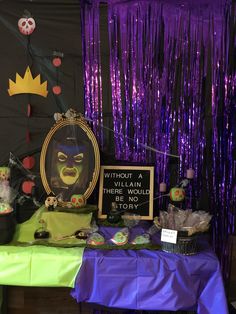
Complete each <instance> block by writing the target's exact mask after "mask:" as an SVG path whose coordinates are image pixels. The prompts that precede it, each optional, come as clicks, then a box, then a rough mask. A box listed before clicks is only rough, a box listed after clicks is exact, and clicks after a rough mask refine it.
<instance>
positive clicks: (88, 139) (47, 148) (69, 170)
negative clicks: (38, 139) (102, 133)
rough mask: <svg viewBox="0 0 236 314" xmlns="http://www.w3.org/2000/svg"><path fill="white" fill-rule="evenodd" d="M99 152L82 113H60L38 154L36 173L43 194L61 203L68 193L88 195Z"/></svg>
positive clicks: (96, 171)
mask: <svg viewBox="0 0 236 314" xmlns="http://www.w3.org/2000/svg"><path fill="white" fill-rule="evenodd" d="M99 170H100V153H99V147H98V143H97V140H96V137H95V135H94V133H93V132H92V130H91V128H90V127H89V125H88V124H87V122H86V120H85V119H84V118H83V116H82V115H80V114H79V115H76V116H75V117H70V118H65V117H62V118H61V119H60V120H59V121H57V123H56V124H54V126H53V127H52V129H51V130H50V131H49V133H48V134H47V136H46V138H45V140H44V143H43V146H42V151H41V155H40V175H41V179H42V183H43V186H44V188H45V190H46V192H47V194H50V193H53V194H54V195H56V196H58V197H60V199H61V200H62V202H63V203H69V202H70V201H71V197H72V195H75V194H76V195H78V194H82V195H83V196H84V198H85V199H88V198H89V196H90V195H91V194H92V192H93V190H94V188H95V185H96V183H97V180H98V176H99Z"/></svg>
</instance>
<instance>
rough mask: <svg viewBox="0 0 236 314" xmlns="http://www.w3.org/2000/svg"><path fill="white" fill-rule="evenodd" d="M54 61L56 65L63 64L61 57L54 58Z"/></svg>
mask: <svg viewBox="0 0 236 314" xmlns="http://www.w3.org/2000/svg"><path fill="white" fill-rule="evenodd" d="M52 63H53V65H54V67H59V66H60V65H61V58H59V57H56V58H53V60H52Z"/></svg>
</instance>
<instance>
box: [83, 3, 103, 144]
mask: <svg viewBox="0 0 236 314" xmlns="http://www.w3.org/2000/svg"><path fill="white" fill-rule="evenodd" d="M81 3H82V8H81V24H82V47H83V48H82V49H83V67H84V103H85V104H84V105H85V116H86V117H87V118H88V119H89V120H92V127H93V132H94V133H95V135H96V137H97V139H98V141H99V143H100V145H101V147H102V146H103V129H102V125H103V114H102V112H103V111H102V78H101V55H100V29H99V27H100V24H99V1H93V4H92V5H91V4H89V3H88V2H87V1H84V2H83V1H81Z"/></svg>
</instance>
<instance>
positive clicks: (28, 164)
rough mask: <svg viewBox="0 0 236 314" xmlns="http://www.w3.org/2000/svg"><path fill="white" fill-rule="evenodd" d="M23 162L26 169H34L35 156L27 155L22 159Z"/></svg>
mask: <svg viewBox="0 0 236 314" xmlns="http://www.w3.org/2000/svg"><path fill="white" fill-rule="evenodd" d="M22 164H23V166H24V168H25V169H32V168H33V167H34V165H35V159H34V157H33V156H27V157H25V158H24V159H23V160H22Z"/></svg>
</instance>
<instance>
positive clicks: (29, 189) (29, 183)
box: [21, 181, 35, 194]
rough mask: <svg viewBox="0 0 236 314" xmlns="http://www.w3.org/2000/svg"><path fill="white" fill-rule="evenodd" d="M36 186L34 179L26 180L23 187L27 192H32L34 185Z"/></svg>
mask: <svg viewBox="0 0 236 314" xmlns="http://www.w3.org/2000/svg"><path fill="white" fill-rule="evenodd" d="M34 186H35V183H34V181H24V182H23V183H22V186H21V189H22V191H23V192H24V193H25V194H32V191H33V187H34Z"/></svg>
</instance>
